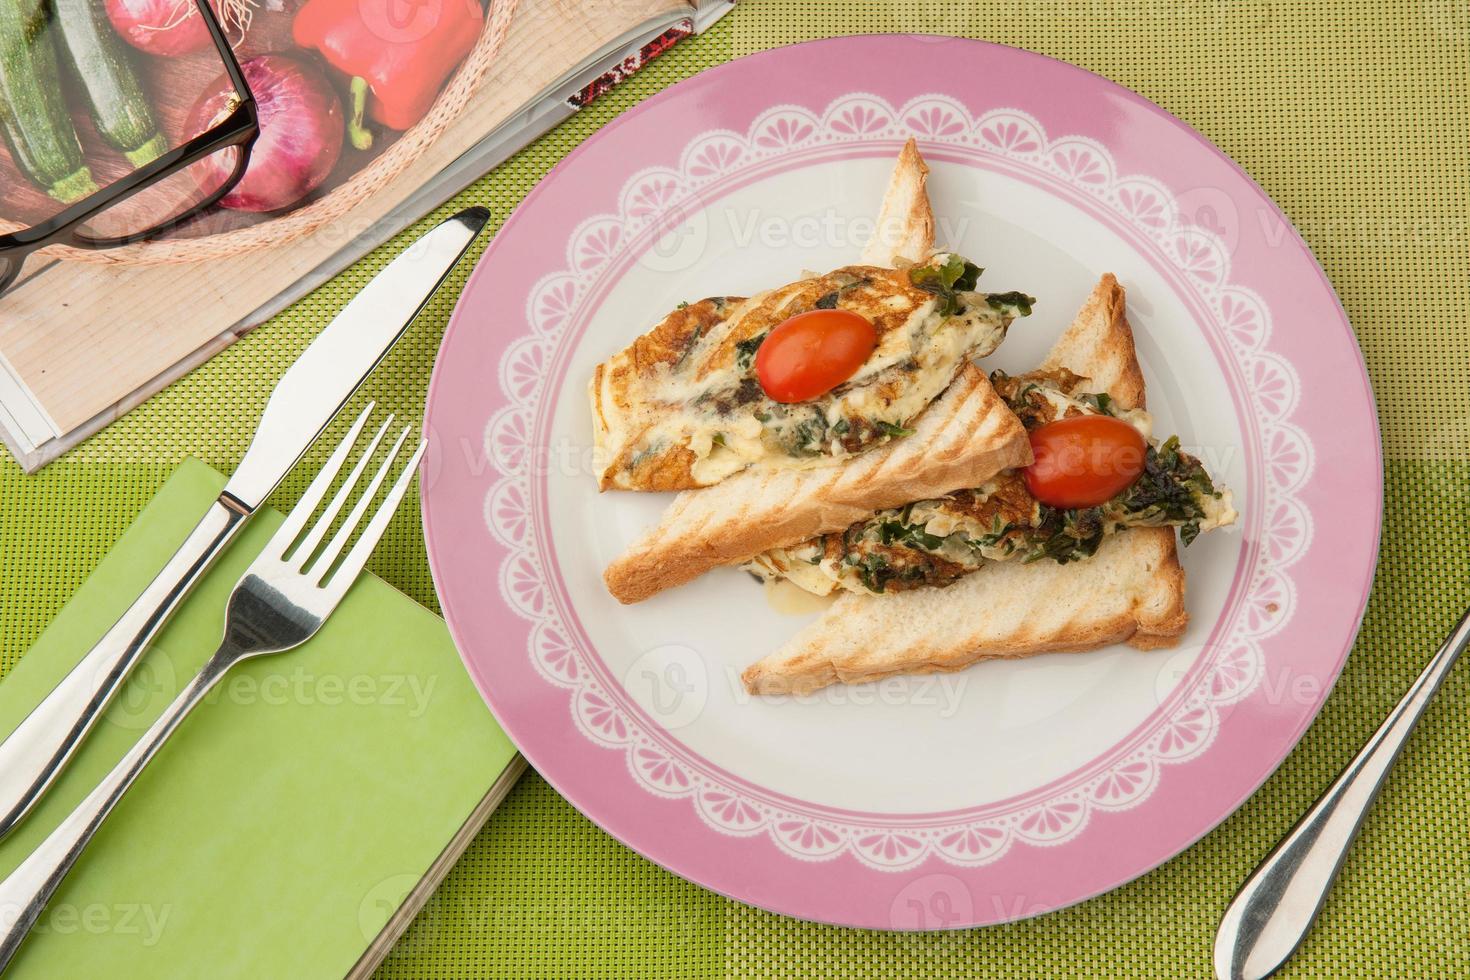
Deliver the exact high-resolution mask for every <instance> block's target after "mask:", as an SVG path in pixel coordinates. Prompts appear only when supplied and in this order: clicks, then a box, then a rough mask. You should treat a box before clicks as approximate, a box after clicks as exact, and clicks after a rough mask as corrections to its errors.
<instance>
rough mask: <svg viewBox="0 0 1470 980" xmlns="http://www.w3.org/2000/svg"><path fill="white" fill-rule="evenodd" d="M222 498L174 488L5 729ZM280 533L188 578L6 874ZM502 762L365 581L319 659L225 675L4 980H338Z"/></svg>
mask: <svg viewBox="0 0 1470 980" xmlns="http://www.w3.org/2000/svg"><path fill="white" fill-rule="evenodd" d="M223 486H224V477H222V476H220V474H218V473H216V472H215V471H214V470H212V469H210V468H209V467H207V466H205V465H204V464H203V463H199V462H196V461H192V460H191V461H188V462H186V463H184V464H183V465H182V466H181V467H180V468H179V469H178V470H177V471H176V472H175V473H174V474H173V476H172V477H171V478H170V479H169V481H168V483H167V484H166V485H165V486H164V487H163V489H162V490H160V491H159V493H158V495H157V496H156V497H154V499H153V500H152V502H151V503H149V504H148V506H147V507H146V508H145V509H144V510H143V512H142V514H140V515H139V517H138V519H137V521H136V522H135V523H134V524H133V526H132V528H131V529H129V531H128V532H127V533H126V534H125V535H124V536H123V538H122V539H121V540H120V541H119V542H118V544H117V546H116V547H115V548H114V549H113V550H112V551H111V553H109V554H108V555H107V557H106V558H105V559H103V561H102V562H101V564H99V565H98V566H97V568H96V570H95V571H94V572H93V574H92V575H91V577H90V578H89V579H88V580H87V581H86V583H85V584H83V585H82V587H81V588H80V589H78V590H77V593H76V595H75V596H73V598H72V599H71V601H70V602H69V603H68V604H67V605H66V607H65V608H64V609H63V610H62V611H61V613H60V614H59V615H58V616H57V617H56V619H55V621H54V622H52V624H51V625H50V627H48V628H47V629H46V631H45V633H43V634H42V635H41V637H40V639H39V640H38V641H37V642H36V644H35V646H34V647H33V648H32V649H31V650H30V652H29V653H28V654H27V655H26V656H25V657H24V658H23V659H22V661H21V662H20V664H19V665H18V666H16V668H15V669H14V670H12V671H11V672H10V674H9V675H8V676H6V678H5V681H4V683H3V684H0V732H6V733H8V732H10V731H11V730H13V729H14V727H15V726H16V725H17V724H18V723H19V722H20V720H21V719H22V718H23V717H24V716H25V715H26V713H27V712H28V711H29V710H30V708H31V707H32V706H33V705H34V704H35V703H36V702H37V701H39V700H40V699H41V698H42V697H43V696H45V694H46V692H48V691H49V690H50V689H51V688H52V687H53V686H54V685H55V683H56V682H57V681H58V680H59V679H60V678H61V677H62V675H63V674H65V673H66V671H67V670H68V669H69V668H70V667H71V666H72V665H73V664H75V663H76V662H77V661H78V660H79V659H81V657H82V656H83V654H85V653H86V652H87V650H88V649H89V648H90V647H91V645H92V643H93V642H94V641H95V640H96V639H97V638H98V637H99V636H101V635H102V633H103V632H105V631H106V629H107V627H108V626H110V625H111V624H112V623H113V622H114V621H115V620H116V619H117V617H118V615H119V614H120V613H121V612H122V611H123V610H124V609H125V608H126V607H127V605H128V604H129V602H131V601H132V599H133V598H134V597H135V596H136V595H137V594H138V593H139V592H140V591H141V589H142V588H143V586H144V585H145V584H146V583H147V581H148V580H149V579H150V578H151V577H152V576H153V575H154V574H155V573H156V572H157V571H158V570H159V569H160V568H162V567H163V564H164V562H165V561H166V560H167V559H168V557H169V555H170V554H172V552H173V550H174V549H175V548H176V547H177V546H178V544H179V543H180V542H181V541H183V539H184V537H185V535H186V534H187V533H188V531H189V529H190V528H191V527H192V526H193V524H194V522H195V520H196V519H197V517H198V515H199V514H201V513H202V512H203V511H204V509H205V507H206V506H207V504H208V502H209V501H210V500H212V499H213V498H214V497H215V496H216V495H217V494H218V493H219V491H220V489H221V488H222V487H223ZM280 521H281V517H280V515H279V514H276V513H273V512H270V513H262V514H260V515H258V516H257V517H256V518H255V519H254V520H253V521H252V522H251V524H250V526H248V527H247V528H246V529H245V531H244V532H243V533H242V534H241V536H240V537H239V539H238V540H237V541H236V542H235V543H234V545H233V546H231V547H230V548H229V550H228V551H227V552H226V553H225V555H224V556H223V557H222V558H221V560H220V561H219V563H218V564H217V565H216V566H215V568H214V569H213V570H212V571H211V572H210V573H209V575H208V576H206V577H205V578H204V580H203V581H201V582H200V583H199V585H198V587H197V588H196V589H195V591H194V593H193V595H191V596H190V598H189V599H188V601H187V602H185V603H184V605H183V606H182V608H180V610H179V611H178V613H177V614H176V615H175V617H174V619H173V620H172V621H171V622H170V623H169V625H168V626H167V628H166V629H165V630H164V631H163V632H162V633H161V634H160V636H159V637H158V639H157V642H156V643H155V644H154V645H153V648H152V649H151V650H150V651H149V652H148V654H147V656H146V657H145V658H144V660H143V662H142V663H141V664H140V665H139V667H138V670H137V671H136V672H135V673H134V675H133V677H132V678H131V679H130V680H129V682H128V684H127V685H126V687H125V689H124V690H123V691H122V692H120V694H119V695H118V698H117V700H116V701H114V703H113V705H112V706H111V707H110V708H109V710H108V711H107V713H106V715H105V716H104V718H103V719H102V720H101V721H100V722H99V723H98V725H97V727H96V728H95V729H94V731H93V734H92V736H91V738H90V739H88V741H87V742H86V744H85V745H84V746H83V747H82V749H81V750H80V752H79V754H78V756H77V758H76V759H75V761H74V762H73V764H72V765H71V766H70V768H69V769H68V770H67V771H66V772H65V773H64V774H63V775H62V777H61V778H60V780H59V781H58V782H57V783H56V785H55V787H54V788H53V789H52V791H51V792H50V794H49V795H48V796H47V797H46V798H45V800H44V801H43V802H42V803H41V805H40V806H39V807H38V808H37V809H36V811H35V812H34V813H33V814H32V815H31V816H30V818H29V819H28V820H26V821H25V823H23V824H22V825H21V827H20V828H19V829H17V830H16V832H15V833H14V834H13V835H12V836H11V837H9V838H7V839H6V840H4V841H3V842H0V873H3V874H9V872H10V870H11V869H12V868H14V867H15V866H16V865H17V864H18V863H19V862H20V861H21V860H22V859H23V858H24V857H25V855H26V854H28V853H29V852H30V850H31V849H32V847H33V846H34V845H35V844H36V843H38V842H39V841H40V840H41V839H42V838H43V836H44V835H45V834H46V833H47V832H49V830H50V829H51V828H52V827H53V826H55V824H56V823H57V822H59V821H60V820H61V819H62V818H63V817H64V816H65V815H66V814H67V813H68V812H70V810H71V809H72V807H73V806H75V805H76V804H77V803H78V802H79V801H80V800H81V799H82V798H83V797H84V796H85V795H86V794H87V793H88V792H89V791H90V790H91V789H92V788H93V786H94V785H95V784H96V783H97V781H98V780H99V779H100V778H101V777H102V776H103V775H104V774H105V773H106V772H107V771H108V770H109V769H111V767H112V766H113V764H114V763H115V762H116V761H117V760H118V759H119V758H120V757H121V756H122V754H123V753H124V752H125V751H126V750H127V749H128V747H129V746H130V745H132V743H133V742H134V741H135V740H136V739H137V737H138V736H139V735H140V734H141V733H142V732H143V730H144V729H145V728H146V727H147V726H148V725H149V724H150V723H151V722H152V721H153V719H154V718H156V717H157V715H158V714H159V712H161V711H162V710H163V708H164V706H165V705H167V704H168V703H169V701H171V700H172V698H173V696H174V694H175V693H176V692H177V691H178V690H179V688H181V687H182V686H183V685H184V684H185V683H187V681H188V680H189V678H190V677H192V676H193V674H194V672H195V671H196V670H197V669H198V667H199V666H200V665H201V664H202V663H203V662H204V660H205V659H206V658H207V657H208V656H209V655H210V654H211V653H213V652H214V649H215V647H216V646H217V645H218V643H219V638H220V631H221V628H222V625H223V618H224V608H225V600H226V597H227V596H228V595H229V592H230V590H231V588H233V586H234V584H235V581H236V580H237V579H238V578H239V576H240V574H241V572H243V571H244V569H245V567H246V566H247V565H248V564H249V563H250V561H251V560H252V559H253V558H254V556H255V555H256V553H257V552H259V551H260V549H261V548H262V547H264V545H265V542H266V540H267V539H268V538H269V536H270V535H271V533H272V532H274V530H275V529H276V527H277V526H278V525H279V524H280ZM57 558H58V560H65V556H62V555H58V556H57ZM514 759H515V749H514V748H513V747H512V746H511V744H510V742H509V740H508V739H507V738H506V737H505V735H504V733H502V732H501V730H500V728H499V726H497V725H496V723H495V721H494V719H493V718H492V717H491V716H490V713H489V712H488V710H487V709H486V708H485V706H484V703H483V702H482V701H481V700H480V696H479V694H478V693H477V692H476V690H475V688H474V685H473V684H471V682H470V679H469V677H468V675H467V674H466V673H465V670H464V668H463V666H462V665H461V664H460V662H459V658H458V656H457V654H456V653H455V649H454V644H453V643H452V642H451V640H450V637H449V632H448V630H447V629H446V628H445V626H444V623H443V621H442V620H440V619H439V618H438V617H436V616H434V615H433V614H432V613H430V612H429V611H428V610H426V609H424V608H423V607H421V606H419V605H418V604H416V603H415V602H413V601H412V600H411V599H409V598H408V597H406V596H404V595H403V594H402V593H400V592H397V591H395V590H394V589H393V588H391V587H390V586H388V585H387V584H385V583H384V582H382V581H381V580H379V579H376V578H373V577H372V576H364V577H363V578H362V580H361V581H359V582H358V583H357V584H356V585H355V586H354V587H353V589H352V591H351V592H350V593H349V594H348V596H347V598H346V599H345V600H344V601H343V603H342V605H341V606H340V607H339V608H338V610H337V611H336V613H335V614H334V615H333V616H332V618H331V619H330V620H329V621H328V622H327V624H326V626H325V627H323V629H322V631H321V632H320V633H319V634H318V635H317V636H316V638H314V639H313V640H312V641H311V642H309V643H308V644H306V645H305V646H303V647H301V648H299V649H298V650H295V651H292V652H288V653H284V654H279V655H277V656H274V657H266V658H262V659H259V660H254V661H250V662H248V663H245V664H243V665H241V666H240V667H237V668H236V669H235V670H234V671H232V672H231V673H230V675H228V676H227V677H226V678H225V680H224V681H223V682H222V683H221V686H220V687H219V688H217V689H216V690H215V691H214V692H213V693H212V694H211V695H210V697H209V699H208V700H207V701H206V702H205V703H204V704H202V705H200V706H199V707H198V708H197V709H195V711H194V714H193V715H192V716H191V717H190V718H189V719H188V720H187V721H185V722H184V724H183V726H182V727H181V728H180V729H179V730H178V731H177V732H176V733H175V734H174V737H173V739H172V740H171V741H170V742H169V744H168V745H167V746H165V747H164V749H163V751H162V752H161V753H160V754H159V756H158V757H157V758H156V759H155V760H154V761H153V763H152V764H151V765H150V766H149V767H148V769H147V771H146V772H144V774H143V775H142V776H141V777H140V778H139V780H138V782H137V783H136V784H135V785H134V786H133V788H132V790H130V791H129V793H128V795H127V796H126V797H125V798H124V799H123V801H122V802H121V803H120V804H119V805H118V807H117V809H116V810H115V811H114V812H113V814H112V816H111V817H109V818H108V820H107V822H106V824H104V825H103V827H102V829H101V830H100V831H99V832H98V834H97V836H96V838H95V839H94V840H93V841H92V843H91V845H90V846H89V847H88V849H87V851H86V853H85V854H84V855H83V856H82V858H81V860H80V861H79V862H78V863H77V865H76V867H75V868H74V869H73V870H72V872H71V874H70V875H69V876H68V877H67V879H66V881H65V882H63V884H62V886H61V888H60V889H59V890H58V891H57V893H56V895H55V896H54V898H53V899H52V901H51V903H50V906H49V907H48V909H47V911H46V912H45V914H44V915H43V916H42V918H41V920H40V921H39V922H38V924H37V926H36V928H35V929H34V930H33V931H32V935H31V937H30V938H29V939H28V940H27V942H26V944H25V945H24V947H22V949H21V951H20V953H19V955H17V957H16V958H15V960H14V962H13V964H12V967H11V971H10V972H9V973H8V974H7V980H9V978H10V977H14V978H16V980H25V978H28V977H35V978H55V977H101V976H119V977H149V978H153V980H163V978H168V977H204V976H207V977H211V978H214V980H225V978H230V977H242V978H250V980H258V978H264V977H292V978H300V980H310V978H318V977H320V978H328V977H330V978H334V980H335V978H340V977H342V976H344V975H345V974H347V973H348V972H349V971H350V970H352V969H353V967H354V964H356V963H358V961H359V959H360V958H362V956H363V953H364V951H365V950H367V948H368V946H369V944H371V943H372V942H373V940H374V939H375V938H376V937H377V936H378V935H379V933H380V932H381V931H382V930H383V928H384V925H385V923H387V921H388V920H389V918H390V917H391V916H392V915H393V914H394V913H395V912H396V911H397V910H398V909H399V906H400V905H401V904H402V902H403V900H404V898H405V896H406V895H407V894H408V893H409V891H410V890H411V889H413V888H414V887H415V886H416V885H418V883H419V882H420V881H421V880H422V879H424V877H425V875H427V874H429V873H430V869H431V867H432V866H434V865H435V861H436V859H437V858H439V857H440V855H441V852H444V851H445V849H446V847H448V846H449V845H450V844H451V841H452V840H453V839H454V838H455V835H456V834H457V833H458V832H459V831H460V829H461V828H462V827H463V826H464V825H465V824H466V821H467V820H468V819H469V818H470V817H471V814H472V813H473V812H474V811H475V810H476V807H477V806H478V805H479V804H480V803H481V801H482V800H484V799H485V798H486V795H487V792H489V791H490V789H491V787H492V785H494V784H495V783H496V781H497V779H498V778H499V777H500V776H501V774H502V773H504V772H506V770H507V768H508V767H510V766H511V765H512V764H513V760H514Z"/></svg>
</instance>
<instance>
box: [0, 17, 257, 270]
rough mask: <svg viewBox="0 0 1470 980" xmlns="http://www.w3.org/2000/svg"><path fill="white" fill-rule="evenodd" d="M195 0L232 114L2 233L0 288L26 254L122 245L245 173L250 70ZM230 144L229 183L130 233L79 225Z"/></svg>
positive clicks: (176, 219) (163, 227)
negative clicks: (52, 211)
mask: <svg viewBox="0 0 1470 980" xmlns="http://www.w3.org/2000/svg"><path fill="white" fill-rule="evenodd" d="M194 2H195V6H196V7H197V8H198V10H199V14H200V16H202V17H203V18H204V26H205V27H206V28H207V29H208V30H209V35H210V37H211V38H212V39H213V40H214V45H215V47H216V48H217V49H218V51H219V56H220V59H221V61H223V62H224V66H225V74H226V75H227V76H229V79H230V84H232V85H233V86H234V87H235V97H236V99H237V102H236V104H235V107H234V108H233V109H231V110H230V114H229V115H228V116H226V117H225V118H224V119H222V120H220V121H219V122H217V123H215V124H214V125H213V126H211V127H210V128H209V129H208V130H207V131H206V132H203V133H200V134H199V135H198V136H195V137H194V138H193V139H190V140H189V141H188V142H186V143H183V144H182V145H180V146H176V147H174V148H173V149H171V150H169V151H168V152H167V153H164V154H163V155H162V156H160V157H159V158H158V159H156V160H153V161H151V162H150V163H147V164H145V165H144V166H142V167H139V168H138V169H137V170H134V171H133V172H131V173H129V174H127V175H126V176H124V177H120V178H119V179H117V180H115V181H113V182H112V183H111V184H108V185H107V186H106V187H104V188H102V189H101V190H99V191H98V192H97V193H95V194H91V195H89V196H87V197H86V198H85V199H83V200H81V201H78V202H77V203H76V204H73V205H72V206H70V207H68V208H67V209H66V210H64V211H62V212H60V213H59V214H56V215H53V216H52V217H50V218H47V219H46V220H45V221H43V222H41V223H40V224H37V225H33V226H32V227H30V228H25V229H22V230H21V231H15V232H10V233H8V234H4V235H0V293H4V291H5V290H6V288H7V287H9V286H10V284H11V283H13V282H14V281H15V279H16V277H17V276H19V275H20V270H21V266H22V265H23V264H24V263H25V260H26V257H27V256H29V255H30V254H31V253H32V252H35V251H36V250H38V249H42V248H45V247H46V246H48V245H58V244H63V245H70V246H72V247H73V248H83V249H105V248H118V247H120V246H123V245H131V244H133V243H135V242H140V241H143V240H144V239H147V238H152V237H154V236H156V235H159V234H161V233H162V232H165V231H167V230H169V229H170V228H175V227H177V226H178V225H180V224H182V223H183V222H185V221H188V220H189V219H190V218H192V217H194V216H195V215H197V214H199V213H200V212H202V211H206V210H208V209H209V208H211V207H213V206H214V205H216V204H218V203H219V201H220V198H222V197H224V196H225V195H226V194H228V193H229V192H230V191H231V190H233V189H234V188H235V185H236V184H238V183H239V182H240V178H241V177H243V176H245V168H246V167H247V166H248V165H249V163H250V151H251V149H252V148H253V147H254V145H255V140H256V138H257V137H258V136H259V135H260V117H259V114H258V112H257V110H256V103H255V96H254V95H253V94H252V93H251V91H250V86H249V85H248V84H247V83H246V81H245V72H244V71H243V70H242V69H241V68H240V61H239V59H237V58H236V57H235V49H234V48H233V47H231V46H230V41H229V38H228V37H226V36H225V32H224V28H223V27H221V26H220V23H219V21H218V20H217V19H216V18H215V16H214V11H213V10H211V9H210V8H209V2H208V0H194ZM230 147H236V148H238V149H239V151H240V152H239V158H238V159H237V160H236V161H235V168H234V170H233V171H231V173H230V176H229V177H228V178H227V179H226V180H225V181H224V183H222V184H221V185H220V186H219V187H217V188H216V189H215V190H213V191H211V192H210V194H209V195H208V196H207V197H205V198H204V199H203V200H201V201H200V202H198V203H197V204H195V205H194V206H193V207H191V208H189V209H188V210H186V211H183V212H180V213H179V214H177V215H173V216H172V217H170V218H168V219H167V220H165V221H162V222H160V223H159V224H157V225H153V226H151V227H149V228H147V229H145V230H143V231H138V232H134V233H132V234H129V235H117V236H113V237H107V238H94V237H92V236H90V235H86V234H83V233H82V232H80V231H79V230H78V228H79V227H80V226H81V225H82V224H83V223H84V222H86V221H87V220H88V219H89V218H93V217H95V216H96V215H98V214H101V213H102V212H103V211H106V210H107V209H108V208H111V207H113V206H115V205H117V204H119V203H121V202H122V201H125V200H126V199H128V198H129V197H132V196H133V195H134V194H137V193H138V192H140V191H143V190H146V189H147V188H149V187H152V186H153V185H154V184H157V183H158V182H159V181H161V180H164V179H166V178H168V177H171V176H173V175H174V174H176V173H178V172H179V171H180V170H183V169H184V168H185V167H188V166H190V165H192V164H194V163H197V162H199V161H200V160H203V159H205V158H206V157H208V156H211V155H212V154H215V153H218V152H219V151H221V150H224V149H228V148H230Z"/></svg>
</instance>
